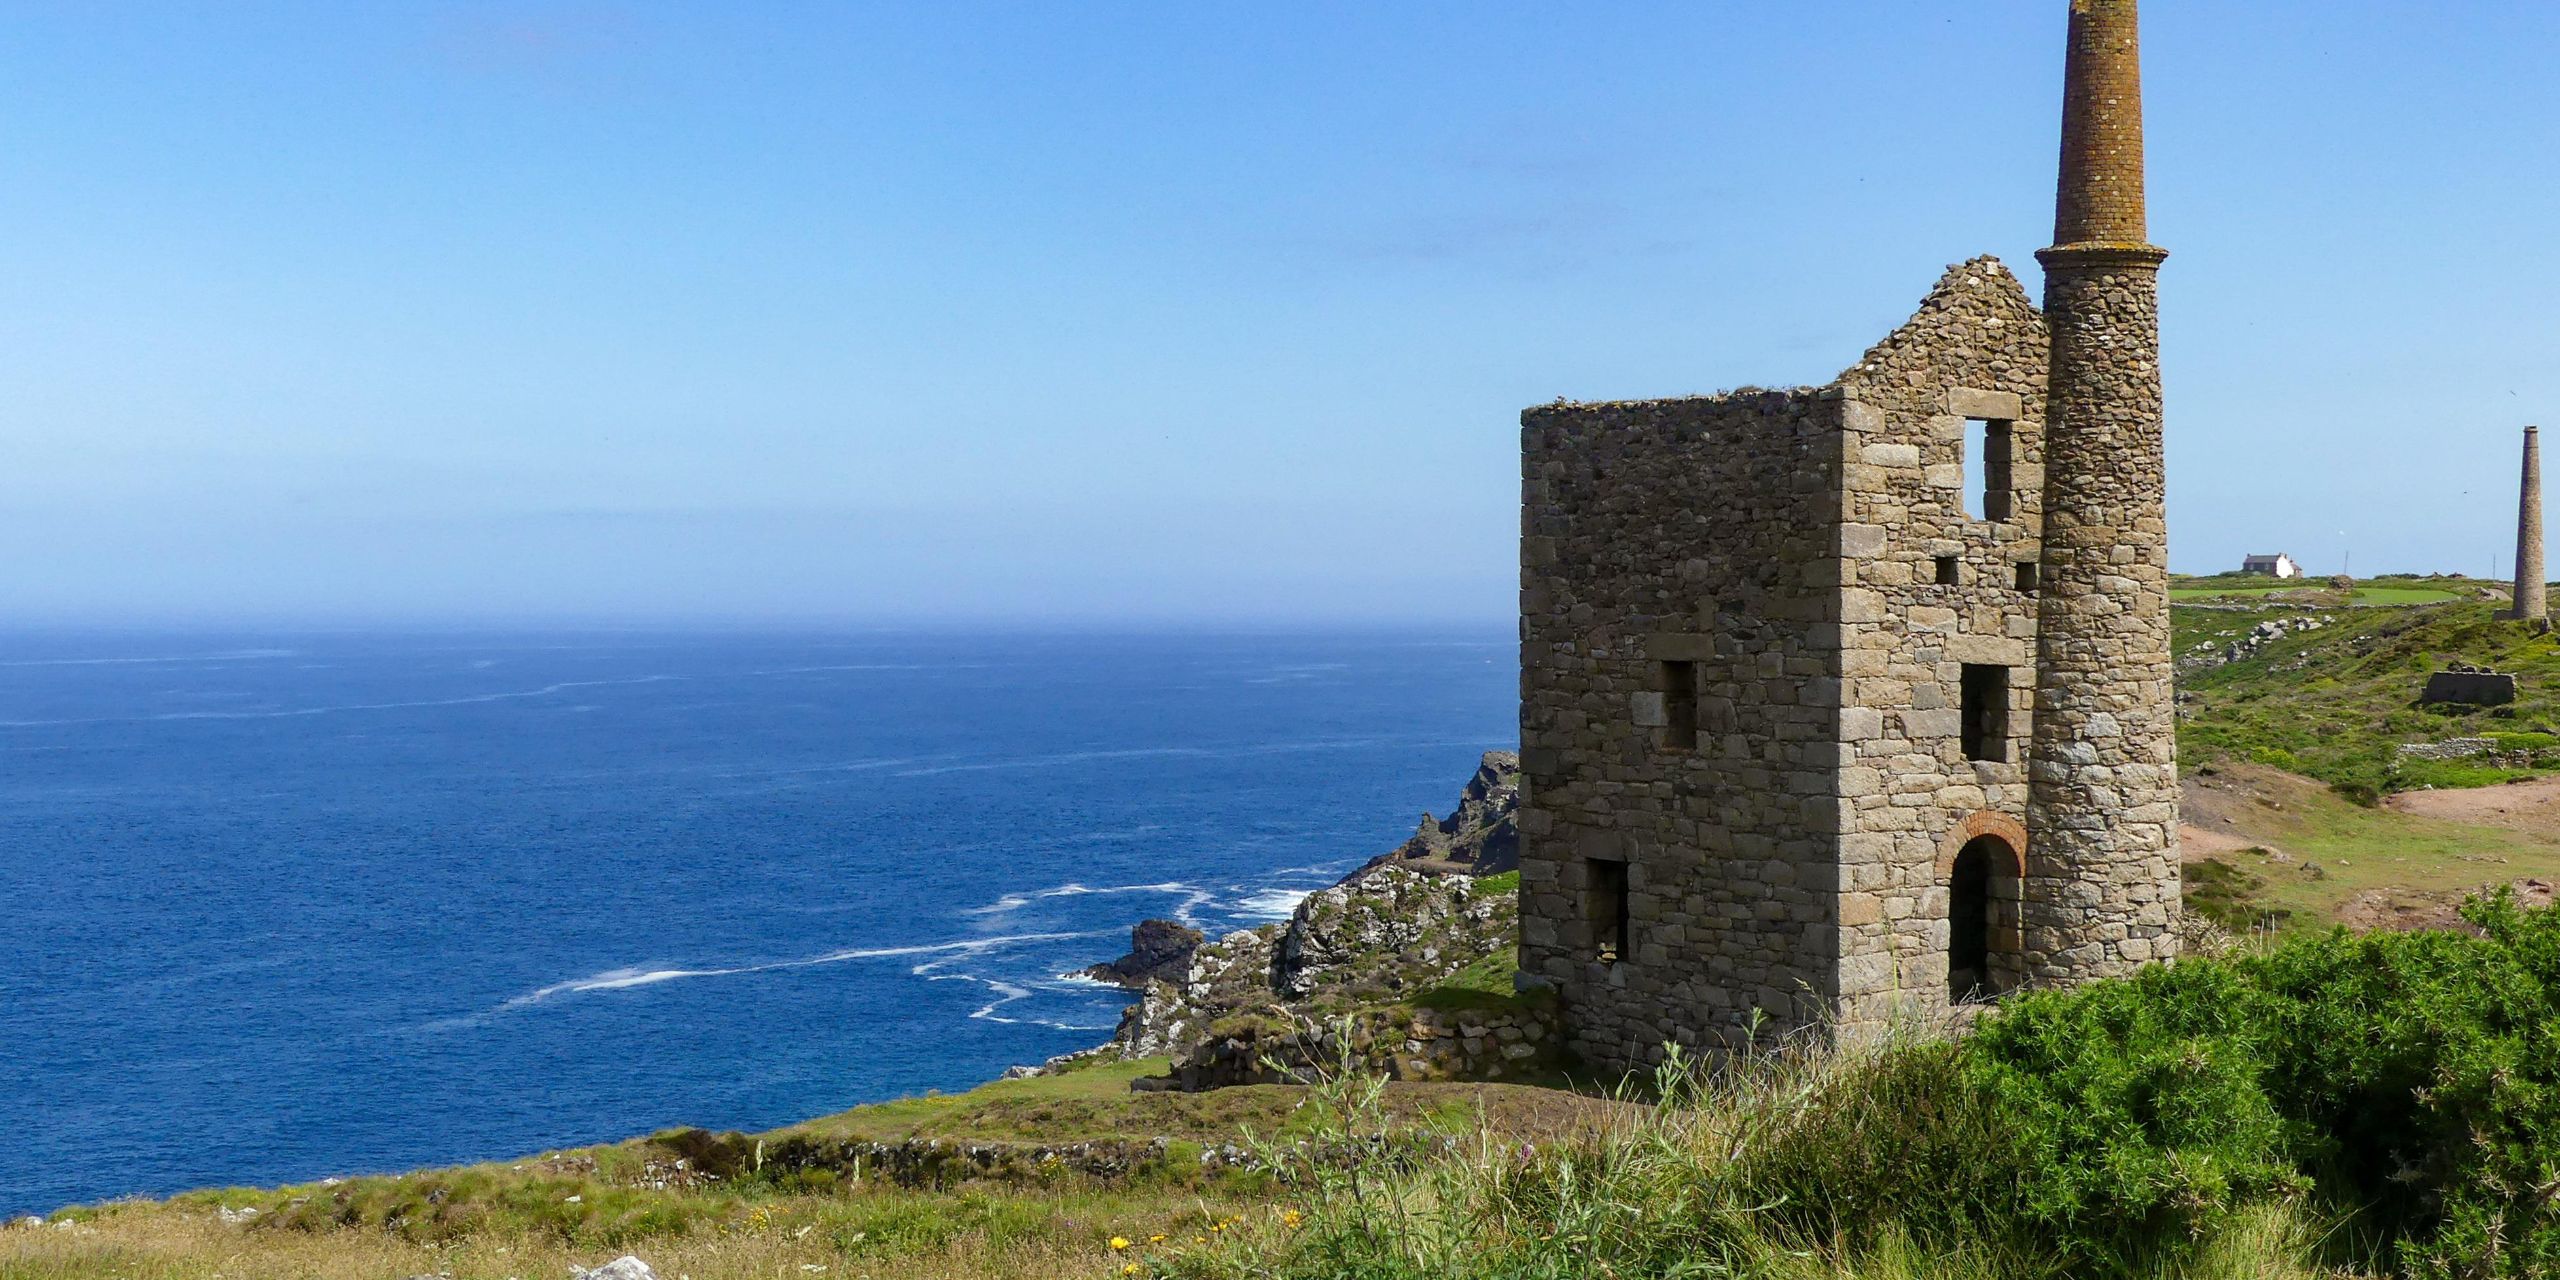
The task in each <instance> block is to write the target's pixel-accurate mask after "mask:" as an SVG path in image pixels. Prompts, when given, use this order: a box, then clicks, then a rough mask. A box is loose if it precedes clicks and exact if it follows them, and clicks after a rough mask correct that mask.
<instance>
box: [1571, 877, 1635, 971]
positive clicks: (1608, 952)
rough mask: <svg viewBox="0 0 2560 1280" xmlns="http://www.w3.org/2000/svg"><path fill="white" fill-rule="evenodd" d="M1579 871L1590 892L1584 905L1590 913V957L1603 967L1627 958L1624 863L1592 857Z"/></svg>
mask: <svg viewBox="0 0 2560 1280" xmlns="http://www.w3.org/2000/svg"><path fill="white" fill-rule="evenodd" d="M1582 868H1583V876H1584V879H1585V881H1586V883H1587V884H1588V886H1589V891H1590V897H1589V900H1588V901H1587V902H1586V903H1585V906H1586V908H1587V909H1588V910H1589V911H1590V913H1591V946H1592V954H1593V956H1594V958H1596V959H1597V960H1599V961H1600V963H1602V964H1616V963H1618V962H1619V961H1621V960H1624V959H1626V958H1627V932H1628V924H1629V920H1628V907H1627V864H1625V863H1623V862H1603V861H1601V860H1599V859H1596V858H1595V859H1592V860H1590V861H1588V862H1585V863H1583V864H1582Z"/></svg>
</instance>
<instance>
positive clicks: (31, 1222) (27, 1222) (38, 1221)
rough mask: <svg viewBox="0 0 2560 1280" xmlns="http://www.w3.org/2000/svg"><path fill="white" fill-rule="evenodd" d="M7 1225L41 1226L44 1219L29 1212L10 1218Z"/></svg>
mask: <svg viewBox="0 0 2560 1280" xmlns="http://www.w3.org/2000/svg"><path fill="white" fill-rule="evenodd" d="M9 1225H10V1226H13V1227H41V1226H43V1225H44V1219H42V1218H39V1217H37V1216H35V1215H34V1214H32V1213H30V1214H28V1215H27V1216H25V1217H23V1218H12V1219H10V1220H9Z"/></svg>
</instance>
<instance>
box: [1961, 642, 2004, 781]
mask: <svg viewBox="0 0 2560 1280" xmlns="http://www.w3.org/2000/svg"><path fill="white" fill-rule="evenodd" d="M1963 704H1964V723H1963V732H1964V758H1965V759H1967V760H2007V759H2008V758H2009V669H2008V668H2007V667H1999V666H1989V665H1983V664H1977V663H1971V662H1968V663H1966V664H1964V690H1963Z"/></svg>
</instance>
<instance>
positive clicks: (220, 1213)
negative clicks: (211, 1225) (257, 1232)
mask: <svg viewBox="0 0 2560 1280" xmlns="http://www.w3.org/2000/svg"><path fill="white" fill-rule="evenodd" d="M213 1213H214V1216H215V1217H218V1218H220V1219H222V1220H223V1221H224V1222H229V1223H234V1224H237V1223H242V1222H247V1221H249V1220H250V1219H252V1218H255V1217H257V1216H258V1206H256V1205H246V1206H243V1207H241V1208H238V1209H227V1208H216V1209H215V1210H214V1211H213Z"/></svg>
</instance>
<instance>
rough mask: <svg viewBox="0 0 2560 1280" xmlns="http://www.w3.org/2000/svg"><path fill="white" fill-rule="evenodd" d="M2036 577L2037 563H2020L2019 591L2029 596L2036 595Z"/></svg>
mask: <svg viewBox="0 0 2560 1280" xmlns="http://www.w3.org/2000/svg"><path fill="white" fill-rule="evenodd" d="M2036 577H2037V574H2036V562H2035V561H2033V560H2021V561H2019V562H2018V590H2020V591H2023V592H2026V593H2027V594H2028V595H2034V594H2035V593H2036Z"/></svg>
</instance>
